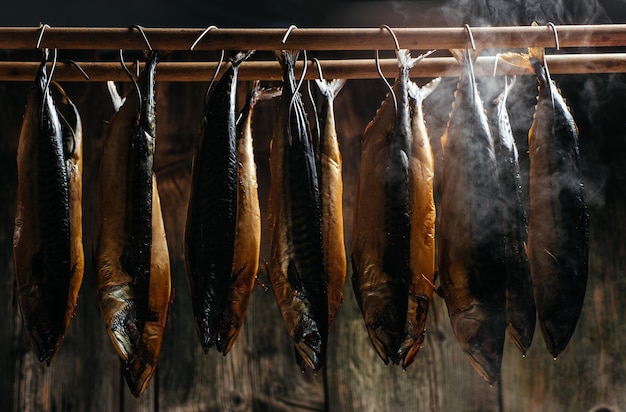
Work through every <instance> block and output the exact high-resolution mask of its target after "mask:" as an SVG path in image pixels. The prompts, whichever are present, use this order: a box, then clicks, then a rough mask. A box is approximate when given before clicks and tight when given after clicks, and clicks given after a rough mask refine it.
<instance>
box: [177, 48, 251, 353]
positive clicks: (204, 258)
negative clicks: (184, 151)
mask: <svg viewBox="0 0 626 412" xmlns="http://www.w3.org/2000/svg"><path fill="white" fill-rule="evenodd" d="M251 53H252V52H248V53H238V54H237V55H236V56H235V57H234V58H233V59H232V61H231V62H230V67H229V68H228V70H227V71H226V72H225V73H224V74H223V75H222V77H221V79H220V80H219V81H218V82H217V83H216V84H215V86H214V87H212V88H211V89H210V90H209V91H208V95H207V101H206V102H205V106H204V117H203V124H202V132H201V134H200V139H199V140H198V145H197V147H196V153H195V157H194V161H193V172H192V178H191V194H190V197H189V206H188V211H187V225H186V229H185V257H186V263H187V279H188V281H189V287H190V291H191V299H192V307H193V313H194V318H195V323H196V330H197V332H198V336H199V338H200V343H201V344H202V348H203V349H204V351H205V352H208V351H209V349H210V348H211V347H212V346H213V345H214V344H216V342H218V341H220V342H219V344H218V349H219V350H224V349H225V348H226V347H227V346H228V342H221V339H222V338H223V337H222V336H220V327H221V323H222V317H223V314H224V311H225V309H226V306H227V305H228V293H229V288H230V287H231V283H232V281H233V256H234V249H235V237H236V230H237V227H236V224H237V184H238V183H237V179H238V170H237V127H236V111H235V105H236V103H237V99H236V91H237V75H238V72H239V65H240V64H241V63H242V62H243V61H245V60H246V59H247V58H248V56H250V54H251ZM241 235H242V236H247V235H252V236H254V233H242V234H241ZM235 276H236V274H235ZM226 338H227V339H228V340H230V337H226Z"/></svg>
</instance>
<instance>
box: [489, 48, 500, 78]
mask: <svg viewBox="0 0 626 412" xmlns="http://www.w3.org/2000/svg"><path fill="white" fill-rule="evenodd" d="M500 55H502V53H496V58H495V59H494V62H493V73H491V77H496V72H497V70H498V60H500Z"/></svg>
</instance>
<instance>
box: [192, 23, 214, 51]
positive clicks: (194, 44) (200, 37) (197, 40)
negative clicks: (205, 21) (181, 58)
mask: <svg viewBox="0 0 626 412" xmlns="http://www.w3.org/2000/svg"><path fill="white" fill-rule="evenodd" d="M211 30H217V26H213V25H211V26H209V27H207V28H206V29H204V31H203V32H202V34H201V35H200V36H198V38H197V39H196V41H194V42H193V44H192V45H191V47H190V48H189V50H191V51H193V49H194V48H195V47H196V46H197V45H198V43H200V40H202V38H203V37H204V36H205V35H206V34H207V33H208V32H210V31H211Z"/></svg>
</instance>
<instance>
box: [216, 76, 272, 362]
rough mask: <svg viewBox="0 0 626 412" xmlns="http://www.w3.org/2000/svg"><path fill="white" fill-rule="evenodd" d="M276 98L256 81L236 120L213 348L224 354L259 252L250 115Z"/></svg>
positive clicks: (249, 288) (240, 315) (241, 311)
mask: <svg viewBox="0 0 626 412" xmlns="http://www.w3.org/2000/svg"><path fill="white" fill-rule="evenodd" d="M277 95H279V91H276V90H273V89H262V88H261V86H260V83H259V82H258V81H256V82H255V83H254V86H253V87H252V90H251V91H250V93H249V94H248V97H247V99H246V104H245V106H244V107H243V109H242V110H241V113H240V114H239V120H238V121H237V143H236V146H237V176H238V177H237V213H236V227H235V234H236V236H235V246H234V251H233V266H232V273H231V278H230V281H229V288H228V296H227V298H226V299H227V302H226V306H225V308H224V314H223V316H222V319H221V326H220V330H219V333H218V338H217V342H216V346H217V349H218V350H219V351H220V352H222V353H223V354H224V355H226V354H227V353H228V351H229V350H230V348H231V347H232V345H233V344H234V343H235V339H236V338H237V335H238V334H239V330H240V328H241V325H242V323H243V318H244V315H245V312H246V309H247V307H248V303H249V301H250V296H251V294H252V289H253V288H254V281H255V279H256V274H257V270H258V268H259V255H260V252H261V250H260V249H261V212H260V209H259V197H258V184H257V179H256V164H255V163H254V152H253V147H252V115H253V113H254V107H255V105H256V104H257V102H258V101H260V100H266V99H271V98H273V97H275V96H277Z"/></svg>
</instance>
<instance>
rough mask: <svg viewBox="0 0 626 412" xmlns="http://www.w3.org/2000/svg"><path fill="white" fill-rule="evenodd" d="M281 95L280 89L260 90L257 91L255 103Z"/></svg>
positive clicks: (281, 90) (281, 89)
mask: <svg viewBox="0 0 626 412" xmlns="http://www.w3.org/2000/svg"><path fill="white" fill-rule="evenodd" d="M282 94H283V88H282V87H270V88H262V89H261V90H259V95H258V96H257V101H258V100H272V99H273V98H274V97H279V96H281V95H282Z"/></svg>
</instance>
